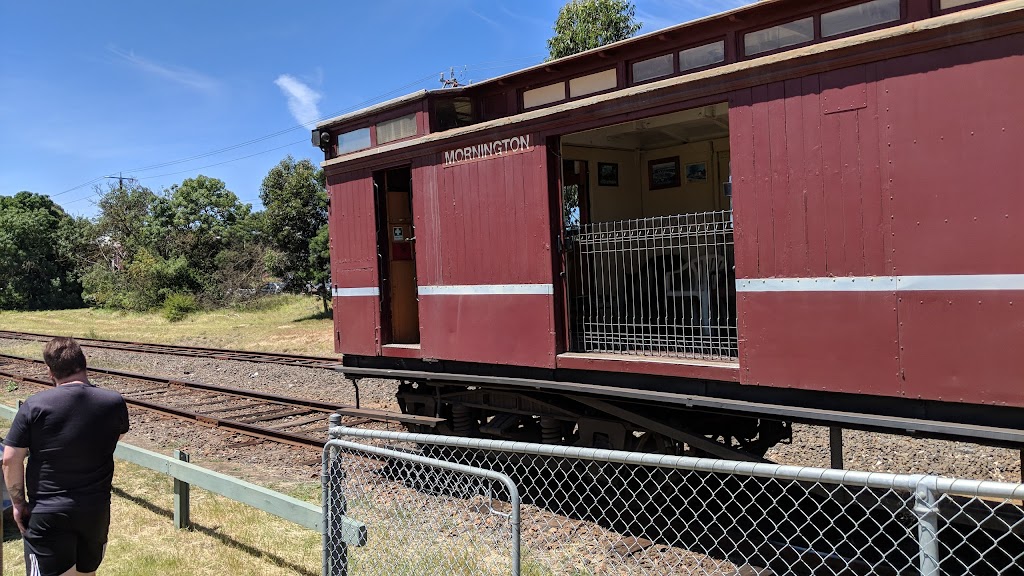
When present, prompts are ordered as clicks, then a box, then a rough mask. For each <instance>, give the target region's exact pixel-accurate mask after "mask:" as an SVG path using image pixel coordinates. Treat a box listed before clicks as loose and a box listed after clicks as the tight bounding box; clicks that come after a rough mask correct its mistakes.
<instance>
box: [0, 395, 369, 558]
mask: <svg viewBox="0 0 1024 576" xmlns="http://www.w3.org/2000/svg"><path fill="white" fill-rule="evenodd" d="M17 413H18V410H17V408H14V407H12V406H5V405H0V418H5V419H7V420H13V419H14V416H15V415H16V414H17ZM30 457H31V456H30ZM114 457H115V458H118V459H120V460H124V461H126V462H131V463H132V464H135V465H138V466H141V467H143V468H147V469H149V470H153V471H155V472H159V473H161V474H165V475H167V476H170V477H171V478H174V479H175V480H178V481H180V482H183V483H185V484H188V485H189V486H195V487H197V488H202V489H203V490H207V491H209V492H212V493H214V494H219V495H221V496H224V497H225V498H228V499H231V500H234V501H236V502H241V503H242V504H247V505H249V506H252V507H253V508H256V509H258V510H263V511H264V512H267V513H269V514H273V515H274V516H277V517H279V518H283V519H285V520H288V521H289V522H294V523H296V524H298V525H299V526H303V527H305V528H309V529H310V530H316V531H317V532H322V531H323V527H324V523H323V513H322V509H321V507H320V506H317V505H316V504H311V503H309V502H304V501H302V500H299V499H297V498H293V497H291V496H288V495H286V494H281V493H280V492H275V491H274V490H270V489H268V488H264V487H263V486H259V485H257V484H253V483H252V482H247V481H245V480H242V479H240V478H235V477H233V476H228V475H226V474H221V473H219V472H214V471H212V470H208V469H206V468H202V467H200V466H197V465H195V464H191V463H189V462H183V461H180V460H178V459H177V458H175V457H172V456H165V455H163V454H158V453H156V452H153V451H150V450H146V449H144V448H139V447H137V446H132V445H130V444H125V443H124V442H119V443H118V444H117V448H116V449H115V450H114ZM178 487H179V488H180V485H179V486H178ZM184 500H185V504H187V501H188V499H187V498H185V499H184ZM179 514H180V515H182V516H184V517H187V512H185V513H183V514H182V512H181V511H176V516H179ZM184 523H186V524H187V522H184ZM344 524H345V529H344V530H342V531H339V532H338V533H337V534H338V535H339V537H344V538H346V539H347V541H348V543H349V544H350V545H353V546H362V545H363V544H365V542H366V528H365V526H363V525H362V524H361V523H359V522H357V521H355V520H353V519H351V518H346V519H345V520H344Z"/></svg>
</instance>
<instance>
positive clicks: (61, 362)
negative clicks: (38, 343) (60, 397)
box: [43, 336, 85, 380]
mask: <svg viewBox="0 0 1024 576" xmlns="http://www.w3.org/2000/svg"><path fill="white" fill-rule="evenodd" d="M43 361H44V362H46V365H47V366H48V367H49V368H50V372H51V373H52V374H53V377H54V378H56V379H57V380H60V379H62V378H67V377H68V376H71V375H73V374H77V373H78V372H84V371H85V354H84V353H82V347H81V346H79V345H78V342H75V339H74V338H67V337H64V336H58V337H56V338H54V339H53V340H50V341H49V342H47V343H46V346H45V347H44V348H43Z"/></svg>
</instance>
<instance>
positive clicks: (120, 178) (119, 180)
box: [104, 172, 138, 190]
mask: <svg viewBox="0 0 1024 576" xmlns="http://www.w3.org/2000/svg"><path fill="white" fill-rule="evenodd" d="M104 178H110V179H116V180H117V187H118V189H119V190H124V181H125V180H127V181H128V182H129V183H130V182H138V180H136V179H135V178H132V177H131V176H125V175H124V174H123V173H121V172H118V173H117V176H104Z"/></svg>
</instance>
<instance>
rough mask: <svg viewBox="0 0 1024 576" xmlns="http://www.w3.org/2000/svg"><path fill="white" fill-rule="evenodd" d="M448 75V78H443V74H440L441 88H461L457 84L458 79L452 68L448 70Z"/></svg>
mask: <svg viewBox="0 0 1024 576" xmlns="http://www.w3.org/2000/svg"><path fill="white" fill-rule="evenodd" d="M448 75H449V78H445V77H444V72H441V86H442V87H443V88H458V87H459V86H462V84H459V80H458V78H456V77H455V67H454V66H453V67H451V68H450V69H449V70H448Z"/></svg>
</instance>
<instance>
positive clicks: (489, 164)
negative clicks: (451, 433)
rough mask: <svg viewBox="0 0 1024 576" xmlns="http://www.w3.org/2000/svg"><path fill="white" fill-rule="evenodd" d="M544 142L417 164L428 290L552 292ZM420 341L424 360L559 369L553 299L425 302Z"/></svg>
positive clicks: (478, 297) (422, 266) (423, 298)
mask: <svg viewBox="0 0 1024 576" xmlns="http://www.w3.org/2000/svg"><path fill="white" fill-rule="evenodd" d="M541 142H542V141H541V140H534V142H533V145H532V147H531V148H530V149H529V150H527V151H526V152H522V153H516V154H510V155H503V156H496V157H492V158H487V159H481V160H474V161H470V162H463V163H459V164H454V165H450V166H442V163H443V158H442V157H440V155H437V154H432V155H430V156H429V157H424V158H423V159H422V161H421V162H417V163H416V164H414V170H413V172H414V178H413V181H414V189H413V202H414V211H415V213H416V234H417V271H418V273H419V276H418V277H419V285H420V287H421V288H422V287H424V286H428V287H468V289H469V290H472V289H473V288H474V287H485V286H492V287H496V290H498V291H499V292H500V291H501V290H502V288H501V287H502V286H508V285H521V284H540V285H551V284H553V271H552V265H551V262H552V258H553V257H554V256H553V254H552V253H551V240H550V239H551V222H552V220H551V212H550V208H549V193H550V192H549V188H550V187H549V185H548V181H547V163H546V158H545V155H546V148H545V147H544V145H543V144H542V143H541ZM428 180H429V181H433V182H436V183H437V184H436V185H435V186H433V187H432V186H430V185H429V184H428V183H427V181H428ZM417 183H419V185H418V186H417ZM420 271H422V272H420ZM420 334H421V352H422V354H421V355H422V356H423V357H426V358H456V359H459V360H462V361H469V362H486V363H493V364H512V365H522V366H540V367H554V357H555V350H556V348H557V346H556V343H555V330H554V297H553V296H552V295H551V294H500V293H498V294H421V295H420Z"/></svg>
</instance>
